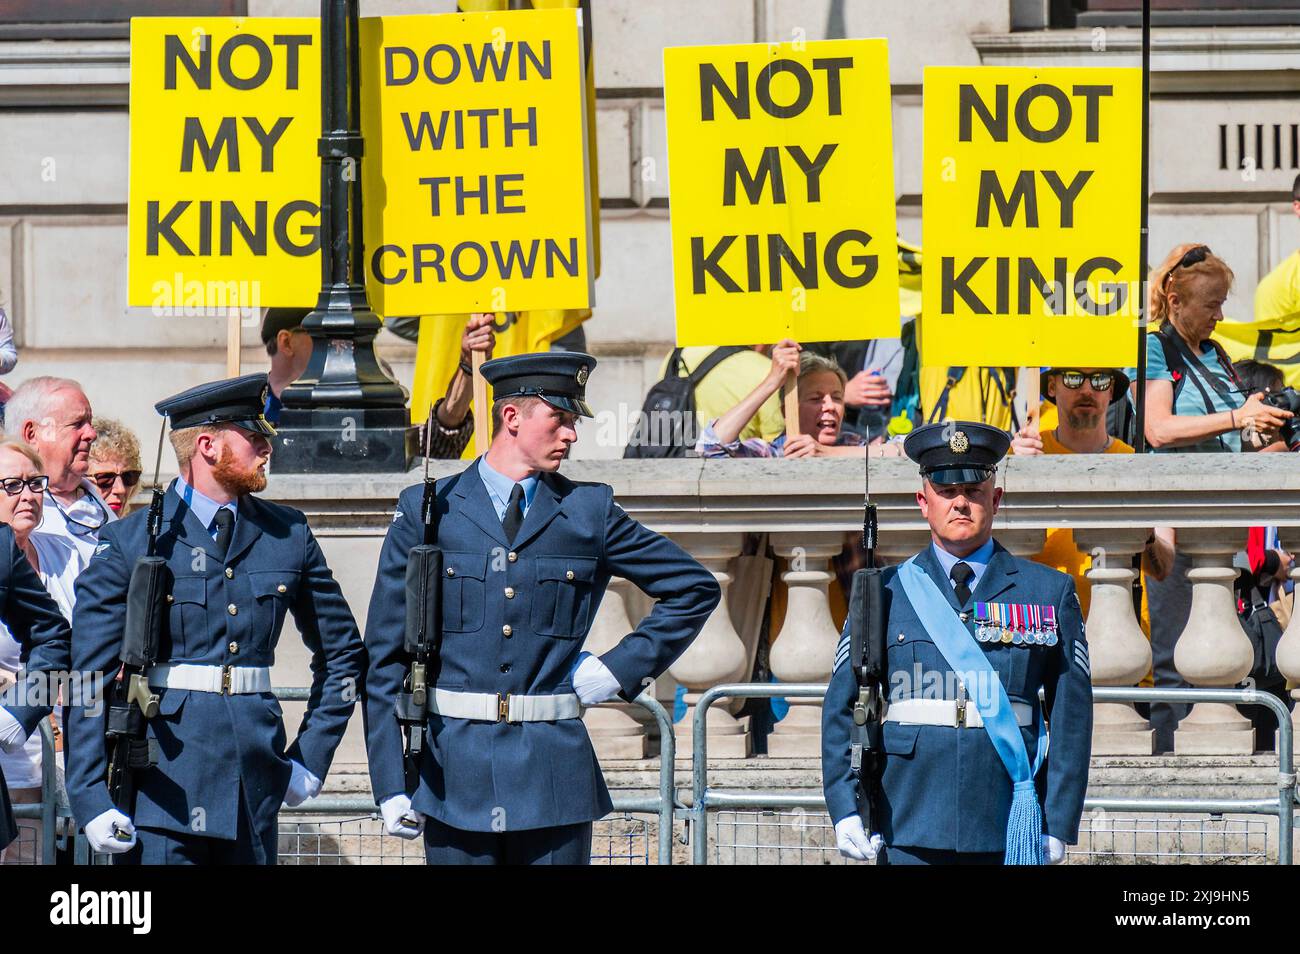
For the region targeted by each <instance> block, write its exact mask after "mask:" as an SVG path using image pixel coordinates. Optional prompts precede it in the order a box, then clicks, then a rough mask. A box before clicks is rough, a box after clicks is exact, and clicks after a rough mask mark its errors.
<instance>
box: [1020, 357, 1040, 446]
mask: <svg viewBox="0 0 1300 954" xmlns="http://www.w3.org/2000/svg"><path fill="white" fill-rule="evenodd" d="M1020 374H1021V378H1020V393H1021V394H1023V395H1024V396H1025V423H1026V424H1028V425H1029V429H1030V431H1031V432H1032V433H1034V434H1037V433H1038V412H1039V410H1040V407H1039V405H1040V404H1041V402H1042V396H1041V395H1040V394H1039V390H1038V369H1037V368H1022V369H1021V371H1020Z"/></svg>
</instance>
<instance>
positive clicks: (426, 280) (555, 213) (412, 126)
mask: <svg viewBox="0 0 1300 954" xmlns="http://www.w3.org/2000/svg"><path fill="white" fill-rule="evenodd" d="M361 40H362V49H363V50H365V51H367V52H366V55H364V56H363V57H362V63H361V70H362V81H361V93H362V108H361V112H362V133H363V135H364V136H365V141H366V157H365V159H364V160H363V162H362V167H363V170H364V173H363V174H364V177H365V178H364V180H363V181H364V184H365V201H364V214H365V233H366V272H367V278H366V282H367V287H368V289H369V292H370V302H371V305H372V306H373V307H374V309H375V311H377V312H379V313H380V314H383V315H398V314H431V313H451V312H485V311H494V312H504V311H524V310H529V309H535V308H587V307H590V305H591V290H592V281H593V275H594V268H593V263H592V248H591V240H590V234H591V224H590V223H591V216H592V209H591V207H590V196H589V193H588V189H587V177H588V170H587V135H588V130H587V128H586V107H585V100H584V91H583V49H582V33H581V14H580V11H578V10H565V9H559V10H532V11H512V12H507V13H466V14H444V15H438V16H397V17H378V18H371V19H366V20H362V21H361ZM591 134H592V135H594V134H595V133H594V130H593V131H591ZM374 177H378V180H379V181H375V179H374Z"/></svg>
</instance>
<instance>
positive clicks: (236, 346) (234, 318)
mask: <svg viewBox="0 0 1300 954" xmlns="http://www.w3.org/2000/svg"><path fill="white" fill-rule="evenodd" d="M242 328H243V321H242V316H241V315H240V309H238V308H228V309H226V377H228V378H237V377H239V365H240V361H239V351H240V346H241V343H242V342H241V340H240V339H241V335H240V331H241V329H242Z"/></svg>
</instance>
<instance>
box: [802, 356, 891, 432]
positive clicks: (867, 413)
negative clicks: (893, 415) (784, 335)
mask: <svg viewBox="0 0 1300 954" xmlns="http://www.w3.org/2000/svg"><path fill="white" fill-rule="evenodd" d="M808 350H810V351H815V352H817V353H818V354H823V355H825V356H826V357H828V358H834V359H835V361H836V363H838V364H839V366H840V367H841V368H843V369H844V373H845V374H846V375H847V376H848V382H847V383H846V384H845V386H844V404H845V414H844V427H845V429H846V430H852V431H854V432H856V433H858V434H860V435H861V436H862V437H864V438H866V439H867V440H868V441H871V440H874V439H876V438H880V437H885V436H886V435H887V433H888V428H889V419H890V407H891V405H892V404H893V400H894V394H895V392H896V391H897V389H898V378H899V375H900V374H901V372H902V370H903V359H904V355H905V352H904V348H903V343H902V341H901V340H900V339H898V338H874V339H871V340H867V341H838V342H834V343H830V344H820V345H819V344H812V345H809V346H808Z"/></svg>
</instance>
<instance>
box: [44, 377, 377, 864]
mask: <svg viewBox="0 0 1300 954" xmlns="http://www.w3.org/2000/svg"><path fill="white" fill-rule="evenodd" d="M266 392H267V383H266V375H264V374H250V375H245V376H244V377H240V378H235V379H232V380H228V381H217V382H214V383H211V384H204V385H200V386H198V387H195V388H191V389H190V390H188V391H185V392H183V393H181V394H178V395H176V396H174V397H171V398H168V399H167V400H165V401H162V402H160V403H159V404H158V405H156V407H157V410H158V412H159V413H160V414H163V415H165V416H167V417H169V418H170V419H171V426H172V433H171V441H172V446H173V448H174V449H175V451H176V458H177V461H178V463H179V465H180V477H179V478H177V480H176V481H175V482H174V483H173V484H172V485H171V486H170V487H169V488H168V490H167V493H166V496H165V499H164V508H163V522H162V532H161V534H160V536H159V538H158V541H157V544H156V549H155V552H156V553H157V554H158V555H159V556H162V557H163V558H165V559H166V561H167V564H168V567H169V568H170V571H171V574H172V584H171V594H170V599H169V600H168V603H169V613H168V616H167V619H166V621H165V628H164V633H163V636H162V639H161V648H160V651H159V656H158V663H157V665H154V666H153V667H152V668H151V669H150V670H149V671H148V673H147V676H148V680H149V685H150V686H151V687H152V688H154V689H155V690H156V691H157V692H158V694H159V697H160V698H159V707H158V714H157V715H156V716H155V717H154V718H152V719H150V720H149V723H148V725H149V729H148V731H149V733H150V735H151V736H152V738H154V739H155V740H156V741H157V747H158V751H159V757H158V758H159V760H158V763H157V765H156V766H155V767H153V768H149V769H145V770H143V771H141V772H140V774H139V776H138V778H137V786H138V791H137V794H136V802H135V810H134V813H133V814H132V815H131V816H130V817H128V816H127V815H126V814H125V813H123V812H121V811H118V810H117V809H116V808H115V807H114V805H113V802H112V800H111V799H110V797H109V792H108V788H107V786H106V784H105V770H106V759H105V746H104V732H105V720H106V716H105V712H104V710H105V709H106V708H107V707H106V706H102V707H100V709H99V710H98V711H92V710H90V709H87V708H85V707H74V709H73V710H72V713H71V716H70V718H69V724H68V739H69V746H70V753H69V759H68V774H67V787H68V795H69V798H70V800H71V802H72V810H73V813H74V814H75V815H76V817H77V820H78V821H80V822H81V823H82V824H83V825H84V827H85V830H86V837H87V839H88V840H89V841H90V843H91V845H92V846H93V848H94V849H95V850H96V851H101V852H109V853H113V854H115V855H116V857H115V858H114V861H115V862H117V863H126V864H140V863H143V864H274V863H275V860H276V837H277V836H276V816H277V813H278V811H279V809H280V804H281V802H285V803H286V804H288V805H290V806H291V807H292V806H294V805H297V804H299V803H300V802H302V801H303V800H305V799H307V798H310V797H313V796H314V795H315V794H316V793H317V792H318V791H319V790H320V787H321V784H322V781H323V780H324V778H325V775H326V772H327V771H328V770H329V767H330V762H331V760H332V759H333V756H334V750H335V748H336V747H337V746H338V744H339V742H340V740H341V739H342V738H343V732H344V729H345V728H346V727H347V723H348V718H349V717H350V715H351V714H352V710H353V708H354V706H355V704H356V697H357V695H358V687H359V685H360V683H361V679H362V677H363V676H364V672H365V649H364V646H363V645H362V642H361V638H360V634H359V632H358V630H357V625H356V622H355V621H354V620H353V617H352V613H351V611H350V610H349V609H348V605H347V603H346V602H345V601H344V599H343V594H342V592H341V591H340V589H339V585H338V583H337V582H336V581H335V579H334V576H333V574H332V573H331V572H330V568H329V566H328V565H327V564H326V562H325V557H324V555H323V554H322V553H321V550H320V547H319V546H318V545H317V543H316V539H315V538H314V537H313V536H312V532H311V530H310V528H309V527H308V526H307V519H306V517H304V516H303V514H302V513H301V512H299V511H297V510H294V509H292V508H290V507H285V506H281V505H279V504H273V503H269V502H267V501H265V500H261V499H259V498H258V497H256V496H254V494H255V493H257V492H258V491H261V490H263V489H264V488H265V487H266V472H265V468H266V464H267V461H268V459H269V458H270V454H271V447H270V443H269V442H268V441H267V436H268V435H273V434H274V433H275V431H274V429H273V428H272V427H271V426H270V425H269V424H268V423H267V422H266V420H265V418H264V417H263V416H262V411H263V408H264V407H265V405H266ZM147 517H148V514H147V512H145V511H143V510H142V511H137V512H136V513H133V514H132V515H131V516H129V517H127V518H125V519H124V520H122V521H120V522H118V523H114V524H110V525H109V526H108V527H106V528H105V531H104V534H103V536H102V537H101V539H100V542H99V545H98V547H97V549H96V551H95V555H94V557H93V559H92V560H91V561H90V564H89V566H88V567H87V568H86V569H85V571H83V572H82V574H81V576H80V578H78V580H77V604H76V610H75V611H74V614H73V632H74V633H75V634H76V637H75V639H74V640H73V650H72V656H73V662H74V664H75V665H76V667H77V669H78V670H82V671H85V672H90V673H103V674H104V675H105V677H106V679H112V678H113V677H114V675H115V674H116V673H117V671H118V665H119V664H118V654H119V652H120V650H121V646H122V637H123V629H124V623H125V618H126V612H127V609H126V607H127V586H128V583H129V581H130V578H131V571H132V567H133V565H134V564H135V562H136V559H137V558H138V557H140V556H141V555H143V554H144V553H145V552H146V550H147V547H148V539H147V536H148V535H147V529H146V521H147ZM286 614H292V615H293V617H294V621H295V622H296V623H297V625H298V629H299V631H300V632H301V634H302V638H303V642H304V643H306V644H307V647H308V649H309V650H310V651H311V655H312V661H311V669H312V687H311V701H310V702H309V703H308V706H307V712H306V714H305V715H304V717H303V721H302V724H301V726H300V727H299V730H298V736H297V738H296V739H295V740H294V742H293V743H292V744H291V745H289V746H288V747H287V748H286V746H285V742H286V736H285V727H284V722H283V719H282V713H281V710H280V704H279V703H278V702H277V701H276V699H275V697H274V695H272V693H271V675H270V674H271V666H272V665H273V664H274V662H275V649H276V644H277V642H278V640H279V636H280V629H281V626H282V624H283V623H284V618H285V615H286Z"/></svg>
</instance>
